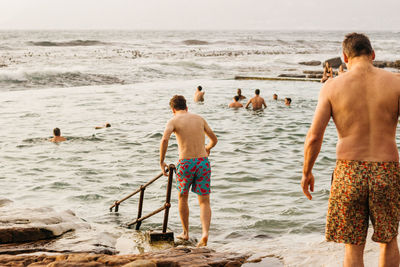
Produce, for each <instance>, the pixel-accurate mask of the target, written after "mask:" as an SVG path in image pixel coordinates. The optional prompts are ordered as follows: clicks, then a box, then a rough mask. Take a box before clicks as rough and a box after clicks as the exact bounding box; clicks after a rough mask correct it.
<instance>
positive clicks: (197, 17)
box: [0, 0, 400, 31]
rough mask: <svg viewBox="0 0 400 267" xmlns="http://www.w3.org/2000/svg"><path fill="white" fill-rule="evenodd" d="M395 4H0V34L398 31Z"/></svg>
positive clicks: (264, 0)
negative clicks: (47, 31) (63, 31)
mask: <svg viewBox="0 0 400 267" xmlns="http://www.w3.org/2000/svg"><path fill="white" fill-rule="evenodd" d="M399 11H400V0H333V1H330V0H201V1H200V0H196V1H194V0H142V1H138V0H0V29H124V30H141V29H153V30H218V29H232V30H235V29H236V30H274V29H277V30H280V29H289V30H290V29H294V30H322V29H326V30H364V31H367V30H395V31H399V30H400V16H399Z"/></svg>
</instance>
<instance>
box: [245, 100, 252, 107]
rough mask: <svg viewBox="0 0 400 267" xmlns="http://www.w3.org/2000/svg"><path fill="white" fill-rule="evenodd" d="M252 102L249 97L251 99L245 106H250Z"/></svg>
mask: <svg viewBox="0 0 400 267" xmlns="http://www.w3.org/2000/svg"><path fill="white" fill-rule="evenodd" d="M250 103H251V99H249V101H247V104H246V106H245V108H248V107H249V106H250Z"/></svg>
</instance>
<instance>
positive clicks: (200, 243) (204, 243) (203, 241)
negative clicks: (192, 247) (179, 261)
mask: <svg viewBox="0 0 400 267" xmlns="http://www.w3.org/2000/svg"><path fill="white" fill-rule="evenodd" d="M207 242H208V236H206V237H202V238H201V240H200V242H199V243H198V244H197V247H198V248H199V247H205V246H207Z"/></svg>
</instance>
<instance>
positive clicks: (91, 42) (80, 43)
mask: <svg viewBox="0 0 400 267" xmlns="http://www.w3.org/2000/svg"><path fill="white" fill-rule="evenodd" d="M28 44H30V45H34V46H94V45H105V44H107V43H104V42H100V41H97V40H73V41H67V42H52V41H39V42H33V41H31V42H28Z"/></svg>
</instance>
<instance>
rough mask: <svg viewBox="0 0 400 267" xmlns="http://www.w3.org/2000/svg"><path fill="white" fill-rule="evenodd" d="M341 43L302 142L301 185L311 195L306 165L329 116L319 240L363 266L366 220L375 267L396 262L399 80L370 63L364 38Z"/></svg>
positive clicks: (371, 55)
mask: <svg viewBox="0 0 400 267" xmlns="http://www.w3.org/2000/svg"><path fill="white" fill-rule="evenodd" d="M342 46H343V56H344V61H345V62H346V63H347V68H348V71H347V72H346V73H343V74H342V75H340V76H338V77H336V78H335V79H329V80H328V81H327V82H326V83H325V85H324V86H323V88H322V89H321V91H320V95H319V99H318V105H317V108H316V110H315V115H314V119H313V122H312V125H311V127H310V129H309V132H308V134H307V137H306V141H305V144H304V166H303V178H302V180H301V186H302V188H303V192H304V194H305V195H306V196H307V198H308V199H311V198H312V196H311V194H310V192H309V191H311V192H314V176H313V174H312V168H313V165H314V163H315V160H316V159H317V156H318V154H319V152H320V149H321V145H322V139H323V135H324V131H325V129H326V126H327V124H328V122H329V120H330V118H331V117H332V118H333V121H334V123H335V125H336V128H337V132H338V143H337V146H336V156H337V161H336V168H335V171H334V175H333V181H332V185H331V192H330V198H329V207H328V213H327V225H326V239H327V241H335V242H340V243H345V256H344V266H364V264H363V254H364V246H365V241H366V236H367V230H368V222H369V221H368V219H369V218H370V219H371V221H372V225H373V227H374V234H373V236H372V240H373V241H375V242H379V243H380V259H379V266H399V249H398V246H397V232H398V227H399V215H400V210H399V206H400V205H399V204H400V203H399V197H400V195H399V194H400V179H399V174H400V172H399V171H400V170H399V163H398V162H399V155H398V149H397V145H396V140H395V137H396V126H397V121H398V116H399V112H400V110H399V103H400V102H399V99H400V77H399V76H398V75H396V74H393V73H390V72H387V71H385V70H382V69H378V68H375V67H374V66H373V65H372V61H373V60H374V59H375V52H374V51H373V50H372V47H371V44H370V41H369V39H368V37H366V36H365V35H363V34H357V33H352V34H348V35H346V38H345V39H344V41H343V43H342Z"/></svg>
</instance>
